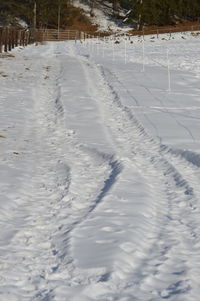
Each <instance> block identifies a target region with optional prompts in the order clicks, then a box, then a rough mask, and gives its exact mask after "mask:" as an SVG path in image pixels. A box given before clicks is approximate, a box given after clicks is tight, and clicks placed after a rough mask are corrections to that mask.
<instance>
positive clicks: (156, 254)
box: [0, 33, 200, 301]
mask: <svg viewBox="0 0 200 301" xmlns="http://www.w3.org/2000/svg"><path fill="white" fill-rule="evenodd" d="M183 37H184V38H183ZM116 40H118V42H119V43H115V41H116ZM198 49H199V37H198V35H197V36H192V35H191V34H190V33H188V34H184V35H183V34H174V35H173V36H172V37H171V38H170V37H169V36H167V35H164V36H160V37H159V39H157V38H156V37H152V36H149V37H145V40H144V41H143V40H142V38H141V37H131V38H129V37H126V36H123V37H115V36H113V37H111V38H109V37H108V38H106V39H96V40H95V39H92V40H86V41H85V42H84V41H81V42H77V43H73V42H72V41H66V42H57V43H56V42H52V43H46V44H45V45H39V46H34V45H31V46H30V45H29V46H28V47H26V48H21V47H20V48H17V49H15V50H14V51H13V53H14V55H15V56H14V57H3V58H1V59H0V85H1V94H0V112H1V119H0V149H1V158H0V224H1V234H0V267H1V269H0V300H1V301H7V300H14V301H15V300H19V301H23V300H56V301H61V300H65V301H66V300H70V301H71V300H72V301H73V300H74V301H75V300H76V301H90V300H98V301H104V300H105V301H111V300H113V301H114V300H120V301H133V300H137V301H160V300H163V299H168V300H170V301H179V300H180V301H197V300H198V299H199V294H200V288H199V281H200V272H199V262H200V251H199V250H200V249H199V246H200V235H199V233H200V222H199V214H200V212H199V210H200V208H199V207H200V206H199V199H200V188H199V180H200V170H199V166H200V152H199V149H200V131H199V96H200V91H199V78H200V55H199V51H198ZM167 50H168V51H169V69H168V63H167ZM168 70H169V71H170V78H171V89H170V90H169V78H168V75H169V74H168Z"/></svg>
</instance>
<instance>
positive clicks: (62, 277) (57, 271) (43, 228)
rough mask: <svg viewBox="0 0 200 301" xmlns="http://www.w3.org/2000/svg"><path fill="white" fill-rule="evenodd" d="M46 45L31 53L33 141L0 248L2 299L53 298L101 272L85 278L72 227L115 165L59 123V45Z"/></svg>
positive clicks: (107, 183) (108, 182) (98, 196)
mask: <svg viewBox="0 0 200 301" xmlns="http://www.w3.org/2000/svg"><path fill="white" fill-rule="evenodd" d="M50 47H51V52H50V53H49V55H48V56H47V57H46V58H45V59H44V58H43V57H42V58H38V57H37V54H35V64H34V72H35V76H37V75H38V74H39V72H40V74H41V75H40V78H37V79H35V88H33V101H34V102H35V110H34V112H33V113H34V114H35V124H34V138H35V137H36V140H35V143H34V144H32V145H31V146H32V147H33V149H32V150H31V149H29V150H28V151H30V156H32V159H31V160H30V161H32V166H30V168H34V175H33V177H32V179H30V180H29V182H28V183H27V182H26V183H24V185H23V187H22V189H21V203H23V207H20V208H19V209H18V210H16V211H15V212H14V216H13V218H15V222H14V223H12V227H13V228H15V233H14V235H13V236H12V237H11V240H10V244H9V245H8V246H7V248H5V249H3V250H1V251H2V253H1V254H3V255H2V257H1V260H2V262H3V264H2V265H1V267H2V269H1V290H2V294H1V300H2V301H4V300H8V298H11V297H13V298H15V299H16V300H20V301H22V300H37V301H38V300H46V299H49V298H51V299H52V300H53V299H54V298H57V296H59V294H60V290H61V291H62V288H63V287H65V288H66V289H68V290H69V287H72V286H77V285H80V282H81V281H82V282H85V283H87V282H88V281H91V280H90V278H91V279H92V277H93V274H94V277H95V279H96V277H98V278H100V277H101V276H102V275H101V273H100V275H99V276H97V273H96V271H95V272H93V273H92V274H91V273H89V274H88V275H87V277H88V279H87V277H86V275H85V274H83V275H82V274H81V271H76V267H75V264H74V262H73V258H72V256H71V251H70V248H71V246H70V245H71V242H70V241H71V233H72V231H73V230H74V229H75V227H76V226H77V225H78V224H80V223H81V222H82V221H83V220H85V219H86V218H87V217H88V215H89V214H90V213H91V212H92V211H94V210H95V208H96V207H97V206H98V204H99V203H100V202H101V201H102V199H103V197H104V196H105V195H106V193H107V192H108V190H109V189H110V187H111V186H112V185H113V183H114V181H115V178H116V176H117V174H118V173H119V172H120V168H119V165H118V162H117V161H116V160H115V159H114V158H113V157H111V156H109V155H105V154H102V153H100V152H97V151H95V150H91V149H88V148H87V147H85V146H84V145H82V144H80V143H78V141H77V139H76V135H75V134H74V132H73V131H72V130H70V129H66V127H65V122H64V116H65V110H64V106H63V103H62V87H61V83H60V79H61V77H62V67H61V65H62V64H63V58H62V59H61V60H60V59H59V58H60V57H59V56H57V55H56V56H55V55H54V54H55V52H57V51H58V50H59V47H58V46H57V48H54V46H53V44H51V46H50ZM64 50H65V49H62V47H61V49H60V51H61V53H62V52H63V54H64V55H65V51H64ZM38 54H39V52H38ZM31 134H32V133H30V135H31ZM29 147H30V146H29ZM83 187H84V189H83ZM5 222H6V221H5ZM80 279H81V280H80ZM58 298H59V297H58Z"/></svg>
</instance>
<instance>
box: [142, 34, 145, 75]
mask: <svg viewBox="0 0 200 301" xmlns="http://www.w3.org/2000/svg"><path fill="white" fill-rule="evenodd" d="M144 56H145V48H144V36H143V39H142V72H144V71H145V65H144Z"/></svg>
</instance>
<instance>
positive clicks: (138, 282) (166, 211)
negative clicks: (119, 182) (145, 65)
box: [81, 58, 200, 301]
mask: <svg viewBox="0 0 200 301" xmlns="http://www.w3.org/2000/svg"><path fill="white" fill-rule="evenodd" d="M81 60H82V64H83V67H84V69H85V72H86V76H87V78H88V81H89V82H90V85H91V86H92V87H93V89H95V88H96V89H97V90H98V91H99V92H96V93H97V94H98V95H101V97H98V96H97V98H98V100H99V105H100V106H101V109H102V111H103V113H104V114H105V115H106V117H105V118H104V120H105V122H106V124H107V127H108V128H109V131H110V132H111V135H112V136H113V137H114V138H115V145H116V147H117V149H118V152H119V153H118V155H119V157H121V156H123V157H124V156H125V157H128V159H130V160H131V162H132V163H133V165H135V167H136V168H138V170H139V171H140V172H141V173H142V174H143V176H144V178H145V179H146V181H147V182H149V184H150V185H152V186H153V187H154V189H156V190H157V191H159V192H160V195H161V196H162V197H161V198H160V199H159V200H157V201H155V202H156V203H157V206H158V207H159V210H158V212H157V220H156V221H154V222H155V224H154V227H153V230H152V228H151V229H150V231H153V232H152V239H149V241H148V242H147V246H146V248H145V250H143V254H142V253H140V252H138V254H137V252H135V251H134V247H133V248H132V252H131V253H132V257H129V264H130V265H131V261H132V262H133V266H134V263H135V262H140V264H138V268H135V270H133V271H132V272H126V269H124V268H123V266H124V265H123V264H124V263H125V262H124V261H123V256H122V257H121V258H120V260H119V262H118V263H116V270H114V271H113V274H112V276H111V278H110V285H112V286H114V287H115V292H114V290H113V289H112V292H110V295H109V296H110V298H112V297H113V298H116V299H115V300H118V299H119V300H122V298H124V297H125V299H124V300H132V298H133V297H135V298H138V299H137V300H144V298H145V300H149V301H150V300H154V301H156V300H161V299H166V298H167V299H170V300H176V301H177V300H184V297H183V294H184V295H185V296H187V300H195V299H194V298H197V292H198V277H197V275H199V273H198V271H197V268H196V262H197V258H199V257H200V252H199V249H198V245H199V238H198V237H199V236H198V233H199V226H200V224H199V221H198V216H199V208H198V207H197V206H198V197H197V195H196V193H197V191H194V189H193V183H191V181H190V179H189V178H188V176H187V174H186V173H185V172H183V171H184V169H187V168H189V167H188V165H185V163H184V162H183V161H181V160H177V161H176V163H178V164H176V165H175V166H176V167H175V166H174V165H172V163H170V161H169V160H170V156H169V152H170V150H167V151H166V149H165V147H163V146H161V145H160V144H158V143H156V142H155V141H154V140H153V139H152V138H151V137H149V136H148V135H147V134H146V133H145V130H144V128H143V127H142V125H141V124H140V123H139V122H138V121H137V120H136V118H135V117H134V116H133V115H132V113H131V111H130V110H129V109H128V108H127V107H124V106H123V105H122V103H121V102H120V99H119V98H118V96H117V94H116V92H115V91H114V89H113V87H112V86H111V85H108V83H107V82H106V80H105V78H106V74H105V73H104V69H103V67H102V68H101V69H100V70H99V68H97V67H96V66H94V65H92V64H91V63H89V62H88V61H87V60H86V59H83V58H82V59H81ZM95 81H96V83H95ZM97 82H98V87H97ZM94 87H95V88H94ZM174 162H175V160H174ZM174 162H173V163H174ZM177 168H180V170H181V173H179V171H178V169H177ZM190 172H191V173H193V172H194V169H193V168H191V166H190ZM150 175H151V177H150ZM155 177H156V178H157V181H158V182H156V181H155ZM185 177H186V179H185ZM136 265H137V264H136ZM117 269H121V272H122V275H123V276H122V277H121V278H119V276H118V270H117ZM193 275H195V277H194V276H193ZM196 277H197V278H196ZM111 283H112V284H111ZM108 286H109V282H108V284H107V287H108ZM108 291H109V289H108ZM120 294H121V295H120ZM119 295H120V297H119ZM106 296H107V295H106ZM117 296H118V297H117ZM101 298H103V296H101V297H100V299H98V300H102V299H101ZM117 298H118V299H117ZM120 298H121V299H120Z"/></svg>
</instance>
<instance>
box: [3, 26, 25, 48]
mask: <svg viewBox="0 0 200 301" xmlns="http://www.w3.org/2000/svg"><path fill="white" fill-rule="evenodd" d="M29 43H30V32H29V31H26V30H24V29H23V30H21V29H16V28H4V27H2V28H0V53H2V52H8V51H11V50H12V49H13V48H14V47H16V46H27V45H28V44H29Z"/></svg>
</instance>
